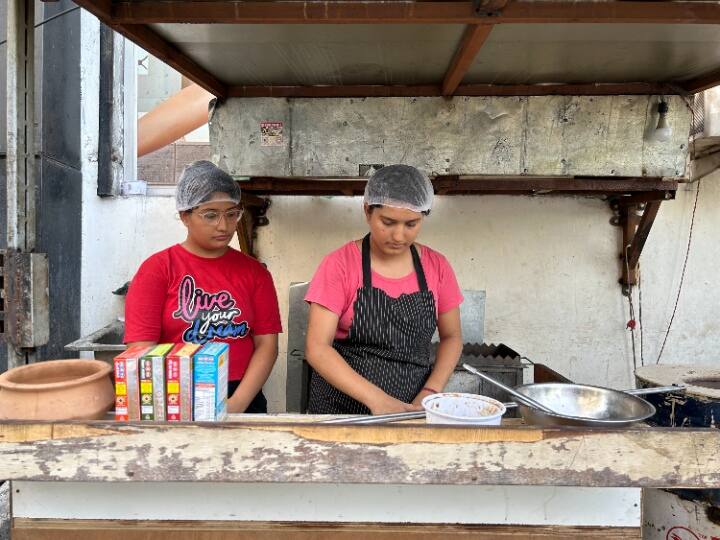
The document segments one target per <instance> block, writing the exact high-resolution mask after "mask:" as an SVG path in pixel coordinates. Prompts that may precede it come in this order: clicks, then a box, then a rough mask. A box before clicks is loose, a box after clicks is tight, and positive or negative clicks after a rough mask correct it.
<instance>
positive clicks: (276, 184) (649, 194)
mask: <svg viewBox="0 0 720 540" xmlns="http://www.w3.org/2000/svg"><path fill="white" fill-rule="evenodd" d="M431 181H432V183H433V187H434V188H435V192H436V193H437V194H438V195H459V194H477V195H508V194H511V195H512V194H515V195H533V194H549V193H554V194H568V193H572V194H583V195H585V194H595V195H607V194H618V193H620V194H623V193H634V194H636V195H637V196H638V197H642V198H643V200H650V199H653V198H661V199H671V198H673V196H674V193H675V191H676V190H677V186H678V182H677V181H675V180H663V179H661V178H657V177H653V178H621V177H612V178H597V177H567V176H562V177H545V176H542V177H539V176H536V177H532V176H517V177H514V176H457V175H454V176H448V175H445V176H440V175H439V176H435V177H433V178H431ZM366 182H367V179H365V178H343V179H338V178H337V177H332V178H330V177H328V178H318V177H252V178H251V179H250V180H248V181H242V182H240V188H241V190H242V191H243V192H245V193H248V194H250V193H253V194H256V195H305V196H317V195H341V196H352V195H356V196H357V195H362V194H363V193H364V191H365V183H366Z"/></svg>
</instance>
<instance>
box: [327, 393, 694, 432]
mask: <svg viewBox="0 0 720 540" xmlns="http://www.w3.org/2000/svg"><path fill="white" fill-rule="evenodd" d="M685 388H686V387H685V385H677V386H660V387H656V388H631V389H629V390H622V392H625V393H626V394H633V395H647V394H665V393H668V392H683V391H684V390H685ZM503 405H505V408H507V409H513V408H515V407H517V406H518V404H517V403H515V402H514V401H508V402H506V403H503ZM419 418H425V411H411V412H401V413H391V414H378V415H376V416H371V415H367V416H345V417H342V418H332V419H330V420H321V421H320V423H321V424H385V423H388V422H402V421H404V420H417V419H419Z"/></svg>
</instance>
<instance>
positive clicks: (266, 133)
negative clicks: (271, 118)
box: [260, 122, 283, 146]
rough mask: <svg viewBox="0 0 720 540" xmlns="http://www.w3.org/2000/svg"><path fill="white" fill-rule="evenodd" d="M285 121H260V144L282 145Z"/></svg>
mask: <svg viewBox="0 0 720 540" xmlns="http://www.w3.org/2000/svg"><path fill="white" fill-rule="evenodd" d="M282 145H283V123H282V122H260V146H282Z"/></svg>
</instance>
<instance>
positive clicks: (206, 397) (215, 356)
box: [193, 342, 230, 422]
mask: <svg viewBox="0 0 720 540" xmlns="http://www.w3.org/2000/svg"><path fill="white" fill-rule="evenodd" d="M229 352H230V349H229V347H228V344H227V343H216V342H213V343H208V344H206V345H205V346H204V347H203V348H202V349H200V350H199V351H198V352H196V353H195V357H194V358H193V379H194V399H193V418H194V419H195V420H197V421H210V422H214V421H221V420H225V419H226V418H227V391H228V363H229V360H230V357H229Z"/></svg>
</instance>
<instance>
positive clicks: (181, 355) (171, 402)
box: [165, 343, 202, 422]
mask: <svg viewBox="0 0 720 540" xmlns="http://www.w3.org/2000/svg"><path fill="white" fill-rule="evenodd" d="M201 347H202V345H197V344H195V343H178V344H177V345H175V347H174V348H173V350H172V351H170V352H169V353H168V355H167V357H165V383H166V390H167V420H168V422H180V421H182V422H190V421H191V420H192V412H193V409H192V395H193V362H192V360H193V355H194V354H195V353H196V352H197V351H198V350H199V349H200V348H201Z"/></svg>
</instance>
